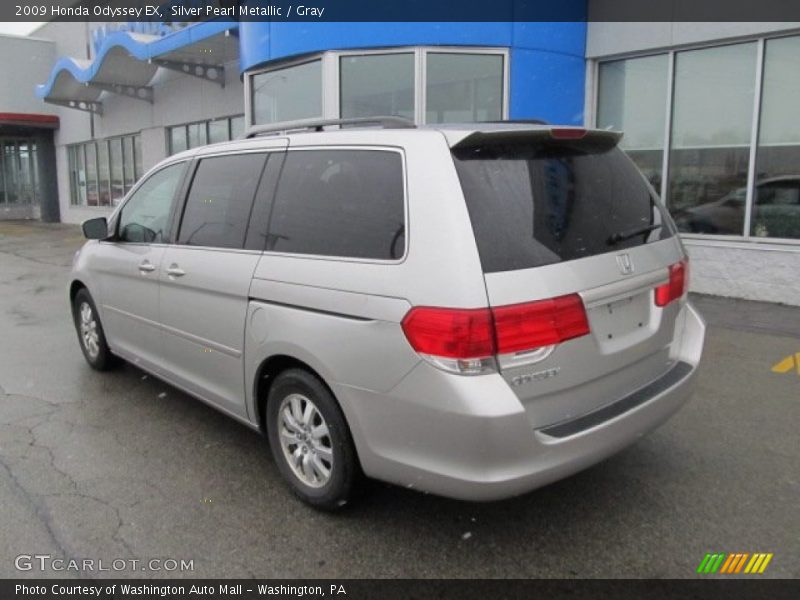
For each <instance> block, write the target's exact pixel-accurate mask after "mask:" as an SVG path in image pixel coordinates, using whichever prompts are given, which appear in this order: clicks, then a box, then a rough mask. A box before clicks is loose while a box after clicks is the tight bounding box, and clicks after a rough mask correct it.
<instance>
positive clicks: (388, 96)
mask: <svg viewBox="0 0 800 600" xmlns="http://www.w3.org/2000/svg"><path fill="white" fill-rule="evenodd" d="M339 81H340V85H339V93H340V113H341V116H342V117H343V118H350V117H373V116H378V115H397V116H401V117H405V118H407V119H412V120H413V119H414V55H413V54H412V53H410V52H409V53H403V54H373V55H367V56H343V57H342V58H341V59H340V63H339Z"/></svg>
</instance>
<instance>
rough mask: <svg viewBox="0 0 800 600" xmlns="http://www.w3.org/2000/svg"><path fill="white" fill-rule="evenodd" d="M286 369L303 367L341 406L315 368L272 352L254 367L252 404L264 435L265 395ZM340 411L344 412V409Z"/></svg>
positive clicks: (265, 429)
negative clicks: (256, 367)
mask: <svg viewBox="0 0 800 600" xmlns="http://www.w3.org/2000/svg"><path fill="white" fill-rule="evenodd" d="M288 369H303V370H304V371H307V372H309V373H311V374H312V375H313V376H314V377H316V378H317V379H319V381H320V383H322V385H323V386H325V389H327V390H328V392H329V393H330V395H331V396H332V397H333V398H334V400H336V403H337V404H339V408H340V409H341V408H342V406H341V403H340V402H339V399H338V398H337V397H336V394H334V392H333V390H332V389H331V387H330V385H328V382H327V381H325V378H324V377H323V376H322V375H321V374H320V373H319V371H318V370H317V369H315V368H314V367H312V366H311V365H309V364H308V363H307V362H305V361H302V360H300V359H299V358H296V357H294V356H291V355H289V354H273V355H272V356H269V357H267V358H265V359H264V360H262V361H261V364H260V365H259V366H258V369H256V376H255V381H254V386H253V398H254V400H255V402H254V403H253V405H254V408H255V410H256V422H257V423H258V428H259V429H260V430H261V432H262V433H264V435H266V434H267V424H266V420H265V418H266V412H267V411H266V406H267V396H269V391H270V388H271V387H272V384H273V382H274V381H275V378H276V377H277V376H278V375H279V374H280V373H282V372H283V371H286V370H288ZM342 412H343V413H344V411H342ZM346 419H347V417H346V416H345V420H346ZM348 426H349V424H348Z"/></svg>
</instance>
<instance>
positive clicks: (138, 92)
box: [86, 81, 153, 104]
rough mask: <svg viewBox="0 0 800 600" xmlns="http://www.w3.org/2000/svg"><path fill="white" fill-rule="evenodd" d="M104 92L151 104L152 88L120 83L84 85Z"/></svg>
mask: <svg viewBox="0 0 800 600" xmlns="http://www.w3.org/2000/svg"><path fill="white" fill-rule="evenodd" d="M86 85H87V86H88V87H92V88H95V89H98V90H103V91H104V92H110V93H112V94H119V95H120V96H127V97H128V98H135V99H136V100H144V101H145V102H149V103H150V104H152V103H153V88H151V87H148V86H135V85H125V84H122V83H99V82H97V81H92V82H90V83H87V84H86Z"/></svg>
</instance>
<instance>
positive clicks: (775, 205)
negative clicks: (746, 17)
mask: <svg viewBox="0 0 800 600" xmlns="http://www.w3.org/2000/svg"><path fill="white" fill-rule="evenodd" d="M798 106H800V37H789V38H782V39H775V40H768V41H767V42H766V48H765V59H764V83H763V90H762V96H761V129H760V131H759V137H758V154H757V160H756V189H755V194H754V204H753V213H752V218H751V222H750V233H751V235H754V236H757V237H774V238H794V239H798V238H800V120H798V118H797V107H798Z"/></svg>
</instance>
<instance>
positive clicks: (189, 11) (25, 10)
mask: <svg viewBox="0 0 800 600" xmlns="http://www.w3.org/2000/svg"><path fill="white" fill-rule="evenodd" d="M208 19H224V20H235V21H275V22H282V21H289V22H370V21H374V22H392V21H394V22H423V21H424V22H436V21H447V22H453V21H455V22H492V21H501V22H509V21H520V22H535V21H562V22H566V21H631V22H633V21H650V22H653V21H728V22H733V21H778V22H788V21H792V22H794V21H796V22H798V26H799V27H800V2H798V1H797V0H758V1H753V0H493V1H491V2H488V1H486V0H308V1H305V0H300V1H297V0H167V1H160V0H107V1H106V2H103V1H102V0H101V1H87V0H10V1H4V2H2V3H0V20H3V21H54V20H55V21H105V22H108V21H119V22H129V21H150V22H165V23H169V22H187V21H202V20H208Z"/></svg>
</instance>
